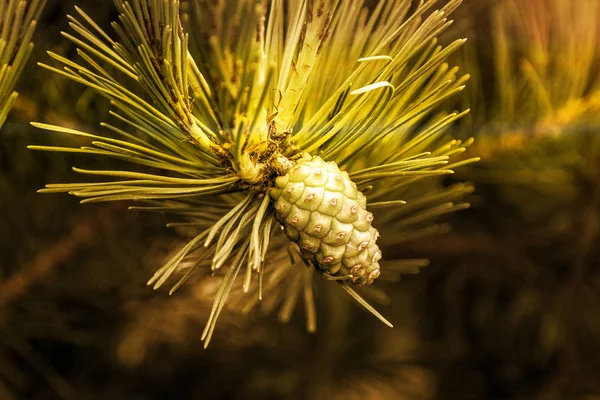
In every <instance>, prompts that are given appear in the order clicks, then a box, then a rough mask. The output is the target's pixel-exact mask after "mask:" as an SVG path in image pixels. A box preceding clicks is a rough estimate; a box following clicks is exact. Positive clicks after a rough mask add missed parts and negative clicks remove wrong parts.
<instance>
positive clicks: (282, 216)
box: [269, 156, 381, 285]
mask: <svg viewBox="0 0 600 400" xmlns="http://www.w3.org/2000/svg"><path fill="white" fill-rule="evenodd" d="M269 195H270V196H271V199H272V200H273V202H274V204H275V215H276V218H277V220H278V221H279V222H280V223H281V224H282V225H283V227H284V231H285V234H286V235H287V237H288V238H289V239H290V240H291V241H293V242H296V243H298V246H299V247H300V251H301V252H302V256H303V257H304V258H305V259H306V260H309V261H312V262H314V263H315V265H316V267H317V268H319V269H320V270H322V271H323V272H325V273H327V274H330V275H332V276H333V277H343V276H347V275H352V276H353V277H352V283H354V284H356V285H365V284H366V285H369V284H371V283H372V282H373V280H375V279H376V278H377V277H378V276H379V274H380V270H379V263H378V261H379V260H380V259H381V251H380V250H379V247H378V246H377V243H376V241H377V238H378V237H379V233H378V232H377V229H375V228H374V227H373V226H371V222H372V221H373V214H371V213H370V212H368V211H367V210H366V207H367V199H366V197H365V196H364V195H363V194H362V193H361V192H360V191H359V190H358V189H357V188H356V184H355V183H354V182H352V181H351V180H350V177H349V176H348V173H347V172H345V171H341V170H340V169H339V168H338V166H337V165H336V163H335V162H333V161H331V162H325V161H323V160H322V159H321V158H320V157H316V156H315V157H310V156H306V157H304V158H302V159H301V160H299V161H298V162H297V163H296V165H295V166H294V167H292V168H291V169H290V170H289V172H288V173H287V174H286V175H283V176H280V177H278V178H277V179H276V180H275V187H274V188H272V189H271V190H270V192H269Z"/></svg>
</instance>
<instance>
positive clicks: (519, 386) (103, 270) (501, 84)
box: [0, 0, 600, 400]
mask: <svg viewBox="0 0 600 400" xmlns="http://www.w3.org/2000/svg"><path fill="white" fill-rule="evenodd" d="M369 3H373V4H374V3H376V2H375V1H371V2H369ZM73 4H77V5H79V6H80V7H82V8H83V9H84V10H85V11H86V12H87V13H88V14H90V15H93V16H94V18H95V19H96V21H97V22H99V23H100V24H101V25H102V26H108V24H109V22H110V21H111V20H112V19H114V18H115V15H114V9H113V7H112V4H111V2H110V1H101V2H100V1H94V0H67V1H62V0H50V1H48V4H47V6H46V9H45V10H44V13H43V17H42V20H41V21H40V23H39V26H38V29H37V32H36V35H35V43H36V47H35V50H34V53H33V55H32V57H31V59H30V62H29V64H28V67H27V69H26V70H25V72H24V73H23V75H22V77H21V80H20V82H19V85H18V87H17V89H18V91H19V93H20V96H19V98H18V100H17V103H16V105H15V107H14V108H13V112H12V113H11V114H10V116H9V119H8V121H7V123H6V124H5V125H4V127H3V128H2V131H1V132H0V204H1V206H2V207H1V208H0V399H2V400H4V399H55V398H56V399H166V398H192V399H196V398H197V399H213V398H214V399H217V398H235V399H254V398H289V399H308V398H310V399H313V398H323V399H338V398H339V399H581V400H591V399H600V313H599V312H598V308H597V306H598V304H600V268H599V261H598V260H599V259H600V258H599V256H600V254H599V253H600V250H599V247H598V245H599V244H600V240H599V232H600V231H599V228H600V225H599V222H600V219H599V212H600V204H599V202H600V196H599V195H600V193H599V190H598V188H599V187H600V186H599V185H600V158H599V157H598V152H599V151H600V143H599V141H598V139H597V138H596V137H597V135H598V133H599V132H600V124H599V118H598V115H599V112H600V107H599V105H600V100H599V99H600V96H599V95H598V93H600V78H599V76H600V74H599V72H598V71H599V66H600V29H599V28H598V27H597V26H596V25H598V24H600V18H599V16H600V14H599V13H598V6H597V2H596V1H595V0H583V1H581V2H572V1H570V0H547V1H546V0H532V1H530V0H513V1H503V0H498V1H491V0H468V1H465V2H464V4H463V5H462V6H461V8H460V9H459V11H458V13H457V14H456V15H455V16H454V19H455V21H456V22H455V25H454V27H453V29H452V30H451V31H450V32H448V33H445V35H448V36H452V37H453V38H455V37H462V36H466V37H468V38H469V41H468V42H467V45H465V48H464V49H463V51H462V52H461V53H460V54H457V55H456V57H455V60H453V62H455V63H457V64H458V65H460V66H461V68H463V69H465V70H466V71H467V72H468V73H471V74H472V79H471V82H470V86H469V88H468V89H467V93H465V94H464V95H461V96H460V97H461V104H456V106H457V107H459V106H460V105H464V104H466V105H467V106H469V107H471V108H472V113H471V115H470V116H469V117H467V118H465V119H464V120H462V121H461V122H460V123H459V124H457V125H456V127H455V129H456V132H455V134H456V135H457V136H465V137H468V136H475V137H476V145H474V146H473V147H472V149H471V150H470V154H469V155H470V156H479V155H481V156H482V157H483V160H482V162H480V163H478V164H476V165H474V166H471V167H468V168H466V169H464V170H463V171H460V172H459V173H458V175H459V176H458V177H457V179H456V180H457V181H458V180H469V181H472V182H474V183H475V184H476V188H477V190H476V193H475V194H474V195H473V198H471V199H469V200H470V201H471V202H472V203H473V207H472V208H471V209H469V210H467V211H463V212H461V213H459V214H456V215H454V216H452V217H451V219H450V220H449V222H450V223H451V224H452V226H453V230H452V231H451V232H450V233H448V234H446V235H443V236H439V237H435V238H430V239H420V240H415V241H413V242H411V243H408V244H406V245H405V246H404V247H403V248H397V249H393V252H394V253H395V254H396V255H402V256H407V257H419V258H429V259H430V260H431V265H430V266H429V267H427V268H425V269H423V270H422V272H421V273H420V274H419V275H415V276H409V277H407V278H405V279H404V280H402V281H401V282H399V283H393V284H392V283H387V284H382V285H381V286H382V288H383V289H385V290H386V292H387V293H388V294H389V296H390V300H391V302H390V305H388V306H384V307H379V308H380V310H381V311H382V312H383V313H384V315H386V317H387V318H388V319H389V320H391V321H392V322H393V323H394V325H395V328H394V329H389V328H386V327H385V326H383V325H381V324H380V323H379V322H378V321H376V320H375V319H374V318H373V317H372V316H371V315H369V314H367V313H366V312H364V311H363V310H361V309H360V308H359V307H358V306H356V305H355V304H354V303H351V302H350V300H348V299H347V298H346V296H345V294H344V293H343V292H342V290H336V289H339V288H335V287H334V285H327V286H326V287H325V286H323V287H319V288H318V292H317V297H318V299H319V300H318V308H319V309H318V325H319V328H318V331H317V333H316V334H314V335H311V334H308V333H306V332H305V330H304V321H303V318H302V313H296V315H295V316H294V317H293V318H292V321H291V322H290V323H289V324H281V323H279V322H278V321H277V318H276V317H275V316H263V315H261V314H260V313H253V314H251V315H250V316H249V317H246V316H242V315H241V314H239V313H237V312H236V311H235V310H230V311H228V312H226V313H224V315H223V316H222V317H221V320H220V322H219V325H218V326H217V330H216V337H215V339H213V342H212V343H211V346H210V347H209V349H208V350H203V346H202V343H201V342H200V335H201V332H202V329H203V326H204V323H205V321H206V319H207V316H208V313H209V311H210V307H211V302H212V294H213V293H214V288H215V281H214V280H213V279H212V278H209V277H204V278H202V277H199V278H197V279H196V280H195V282H194V283H190V284H188V285H186V287H185V288H183V290H181V291H180V292H178V293H177V294H176V295H174V296H171V297H169V296H168V294H167V293H166V291H157V292H154V291H152V290H151V289H150V288H148V287H147V286H146V281H147V279H148V278H149V277H150V276H151V274H152V272H153V271H154V269H155V268H156V267H157V266H159V265H161V263H163V262H164V261H165V260H167V259H168V257H169V256H170V255H171V254H172V253H173V251H174V249H176V248H177V246H178V245H179V244H180V240H181V239H180V238H179V237H178V236H177V234H176V233H174V232H172V231H170V230H167V229H166V228H165V227H164V224H165V223H166V222H168V220H167V219H166V218H165V217H162V216H160V215H145V214H140V213H137V212H133V211H128V210H127V205H124V204H100V205H98V204H85V205H79V204H78V203H77V200H76V199H74V198H71V197H69V196H66V195H48V194H43V195H42V194H37V193H36V190H37V189H39V188H41V187H42V186H43V185H44V184H45V183H48V182H60V181H68V180H73V179H75V180H76V179H77V178H76V177H75V174H74V173H73V172H72V171H71V169H70V168H71V166H72V165H77V166H81V165H85V164H82V162H83V161H84V160H82V159H81V158H78V157H76V156H68V155H64V154H57V153H37V152H33V151H29V150H27V149H26V148H25V146H26V145H27V144H31V143H36V144H46V143H59V142H60V143H63V144H64V143H65V141H67V140H71V141H72V140H73V139H71V138H61V137H59V136H57V135H52V136H48V134H47V133H46V132H43V131H41V130H36V129H34V128H32V127H31V126H30V125H29V124H28V123H29V121H43V122H47V123H54V124H61V125H64V126H71V127H82V128H85V130H88V131H91V132H93V131H94V129H96V127H98V124H99V122H100V121H102V120H103V119H105V117H106V115H107V113H108V104H106V102H105V101H104V100H103V99H101V98H98V97H95V96H94V95H93V93H91V92H90V91H89V90H85V89H84V88H83V87H82V86H80V85H77V84H75V83H73V82H70V81H67V80H66V79H63V78H61V77H59V76H57V75H55V74H51V73H50V72H48V71H45V70H42V69H41V68H39V67H37V66H36V65H35V62H36V61H43V62H48V61H49V57H48V56H47V55H46V54H45V52H46V51H48V50H52V51H54V52H57V53H59V54H63V55H65V56H66V57H74V56H75V54H76V53H75V48H74V46H73V45H72V44H70V43H69V42H67V41H66V40H65V39H63V38H62V37H61V35H60V31H63V30H65V31H66V30H68V25H67V19H66V17H65V14H67V13H72V10H73ZM514 10H517V11H518V12H516V13H515V12H514ZM583 18H585V21H580V20H579V19H583ZM590 18H591V21H592V22H590ZM543 21H549V22H548V25H547V26H546V27H544V26H543V25H544V24H543V23H542V22H543ZM594 21H595V23H593V22H594ZM499 26H502V27H503V29H500V28H499ZM536 29H537V30H536ZM536 32H537V33H539V32H545V33H546V34H547V35H546V36H543V35H536ZM573 32H574V33H573ZM500 33H502V35H500ZM527 33H529V34H530V35H529V36H528V35H527ZM570 33H572V34H570ZM540 38H541V39H540ZM442 40H443V38H442ZM503 43H504V44H503ZM506 43H508V45H507V48H509V50H506V53H503V52H502V51H501V48H502V46H504V45H506ZM590 49H591V50H590ZM584 53H585V54H588V53H591V55H590V56H589V57H587V58H585V59H581V58H580V57H578V55H581V54H584ZM506 54H510V55H512V59H507V58H506V57H505V56H506ZM526 60H529V61H531V65H532V66H533V69H534V71H537V72H538V74H537V76H539V78H540V79H539V82H537V83H536V84H535V85H534V84H532V81H531V80H530V79H529V80H528V76H529V75H527V74H526V71H529V69H527V68H528V67H527V68H526V64H527V62H526ZM540 71H541V72H540ZM575 78H577V80H575ZM582 81H584V82H583V83H582ZM536 85H537V86H536ZM563 87H567V88H570V89H569V90H568V91H565V90H566V89H564V90H563V89H562V88H563ZM574 87H579V90H575V89H573V88H574ZM540 88H541V89H540ZM544 90H546V97H547V98H548V100H547V101H546V100H544V101H546V102H547V103H548V102H549V103H550V104H551V107H550V108H548V107H545V108H544V107H541V106H539V104H540V103H542V100H540V99H541V98H542V99H543V98H544V96H543V94H540V93H542V92H544ZM509 92H510V93H512V94H510V93H509ZM544 104H545V103H544ZM87 162H88V163H90V161H89V160H88V161H87ZM102 162H106V161H102ZM98 163H100V162H98ZM97 165H98V164H95V166H97ZM448 183H452V182H451V181H449V182H448ZM383 267H384V268H385V265H384V266H383Z"/></svg>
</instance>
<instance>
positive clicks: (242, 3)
mask: <svg viewBox="0 0 600 400" xmlns="http://www.w3.org/2000/svg"><path fill="white" fill-rule="evenodd" d="M460 2H461V1H460V0H450V1H448V2H445V4H444V5H443V7H442V8H441V9H439V10H435V9H434V5H435V4H436V1H425V2H420V3H419V4H418V6H417V7H416V9H414V10H413V9H412V8H411V1H409V0H386V1H380V2H379V3H378V4H377V6H376V7H375V8H374V9H373V10H370V11H369V10H367V9H366V8H365V7H364V6H363V4H362V2H359V1H358V2H357V1H354V0H289V1H283V0H272V1H269V2H263V1H256V0H219V1H208V0H195V1H191V2H186V3H185V4H180V2H179V1H177V0H133V1H122V0H116V1H115V5H116V8H117V10H118V13H119V17H118V21H115V22H114V23H113V24H112V28H113V31H114V33H113V32H110V33H109V32H106V31H105V30H103V29H101V28H100V26H99V25H98V24H96V23H95V22H94V20H93V17H91V16H90V15H88V14H87V13H86V12H85V11H84V10H82V9H80V8H76V9H75V14H74V16H69V17H68V18H69V21H70V23H69V24H70V26H71V28H72V32H70V33H63V34H64V36H65V37H66V38H68V39H69V40H71V41H72V42H74V43H75V44H76V45H77V46H78V54H79V56H80V58H79V60H78V61H75V60H72V59H68V58H65V57H63V56H61V55H59V54H54V53H50V56H51V57H52V58H53V59H54V60H55V62H54V63H50V64H42V66H43V67H44V68H46V69H48V70H51V71H54V72H56V73H58V74H62V75H64V76H66V77H68V78H70V79H72V80H75V81H77V82H80V83H81V84H83V85H86V86H88V87H90V88H93V89H94V90H95V91H97V92H98V93H99V94H101V95H102V96H104V97H106V98H107V99H108V100H110V102H111V104H112V106H113V111H112V112H111V120H112V121H113V122H110V123H108V122H103V123H102V124H101V125H102V128H103V129H102V132H101V133H98V134H96V133H87V132H82V131H79V130H75V129H71V128H67V127H61V126H54V125H48V124H44V123H34V125H35V126H36V127H39V128H42V129H45V130H47V131H52V132H60V133H63V134H69V135H73V136H76V137H79V138H81V139H83V140H87V141H88V143H87V144H86V145H85V146H82V147H76V148H73V147H57V146H30V148H32V149H35V150H46V151H59V152H71V153H80V154H85V155H87V156H91V157H104V158H107V157H108V158H113V159H116V160H120V161H124V162H125V164H123V165H126V167H125V168H124V169H114V170H90V169H82V168H74V170H75V171H76V172H78V173H81V174H83V175H87V176H88V177H90V178H92V179H93V181H92V182H82V183H52V184H48V185H47V186H46V188H45V189H42V190H41V192H43V193H57V192H67V193H70V194H72V195H74V196H77V197H80V198H82V200H81V202H82V203H88V202H102V201H122V200H127V201H135V202H136V203H137V205H135V206H134V207H132V208H135V209H137V210H144V211H154V212H163V213H172V214H174V215H178V216H180V217H182V218H183V220H184V222H181V223H179V224H180V225H179V226H182V225H181V224H183V225H185V226H186V227H188V228H193V230H195V234H194V236H193V237H192V238H191V240H190V241H189V242H188V243H187V244H186V245H185V246H184V247H183V248H181V250H180V251H179V252H178V253H177V254H176V255H175V256H174V257H173V258H172V259H171V260H170V261H169V262H167V263H166V264H165V265H164V266H162V267H161V268H160V269H159V270H158V271H157V272H156V273H155V274H154V276H153V277H152V278H151V279H150V281H149V282H148V284H149V285H152V286H153V287H154V288H159V287H161V286H162V285H163V284H164V283H165V282H166V281H167V279H168V278H169V277H170V276H171V275H173V274H174V273H176V272H177V273H179V272H185V273H184V274H183V276H182V277H180V279H179V281H178V282H177V283H176V284H175V286H174V287H173V289H172V290H171V292H173V291H174V290H175V289H177V288H178V287H179V286H181V284H183V283H184V282H185V281H186V280H187V279H188V278H189V277H190V276H191V274H192V272H193V271H194V270H195V269H197V268H208V269H210V270H211V271H212V272H213V273H215V274H217V273H220V272H221V271H223V280H222V283H221V285H220V287H219V289H218V291H217V294H216V298H215V301H214V305H213V309H212V312H211V315H210V318H209V321H208V324H207V326H206V329H205V331H204V334H203V339H205V345H207V344H208V342H209V341H210V338H211V336H212V334H213V330H214V327H215V324H216V320H217V318H218V316H219V314H220V313H221V311H222V310H223V307H224V305H225V303H226V300H227V298H228V296H229V294H230V293H231V291H232V288H233V287H234V284H235V281H236V278H237V277H238V276H239V275H243V276H244V278H243V284H242V288H243V291H245V292H248V291H249V290H250V288H251V287H256V288H257V289H256V291H257V297H258V298H259V299H260V298H262V291H263V276H265V274H268V273H275V272H276V271H278V270H293V269H295V270H298V269H299V268H301V265H300V264H303V265H304V266H306V267H307V268H308V271H309V273H310V271H316V272H319V273H320V274H321V275H323V276H324V277H325V278H327V279H330V280H333V281H336V283H338V284H341V285H342V286H343V288H344V289H345V290H346V291H347V292H348V293H349V294H351V295H352V296H353V297H354V298H355V299H357V300H358V301H359V302H360V303H361V304H363V305H364V306H365V307H366V308H367V309H369V310H370V311H371V312H373V313H374V314H375V315H376V316H378V317H379V318H380V319H381V320H382V321H384V322H385V323H387V324H389V322H387V320H385V319H384V318H383V317H382V316H381V315H380V314H379V313H378V312H377V311H375V310H374V309H373V308H372V307H371V306H370V305H368V304H367V303H366V302H365V301H364V300H363V299H362V297H361V296H360V295H359V294H358V293H357V292H356V291H355V289H354V288H353V284H359V285H360V284H370V283H371V282H372V281H373V280H374V279H375V278H377V277H378V276H379V275H380V273H381V275H382V277H384V276H385V275H386V273H389V276H390V277H392V276H396V275H398V274H399V273H403V272H413V271H414V269H415V267H414V266H415V265H420V264H421V263H422V261H421V260H418V261H416V262H415V263H414V264H411V263H410V262H407V261H406V260H404V261H402V260H400V261H396V262H394V261H392V260H388V259H386V257H385V254H382V251H380V250H379V248H378V244H376V241H377V239H378V237H379V233H378V231H381V232H382V234H383V235H385V234H384V233H383V232H385V231H386V229H387V230H391V232H392V233H391V235H390V239H388V241H387V242H386V241H385V239H384V238H382V239H381V243H384V244H386V243H387V245H391V244H392V245H393V244H394V242H395V240H403V235H404V236H406V235H409V236H413V237H417V236H419V235H427V234H431V233H436V232H438V231H440V230H441V228H440V227H439V226H438V225H436V224H435V223H432V221H433V220H435V218H436V217H439V216H441V215H444V214H447V213H450V212H453V211H456V210H460V209H462V208H465V207H466V206H467V205H466V204H465V203H461V202H460V201H457V200H458V199H460V197H461V196H462V195H464V194H466V193H469V192H470V191H471V189H472V188H471V187H470V186H469V185H465V184H458V185H454V186H451V187H444V186H443V185H442V184H441V177H442V176H444V175H448V174H452V173H453V169H454V168H456V167H459V166H461V165H463V164H466V163H470V162H473V161H476V160H477V158H470V159H466V160H465V159H461V160H453V158H454V157H456V156H457V155H459V154H460V153H462V152H463V151H464V150H465V148H466V146H468V145H469V144H470V143H471V141H470V140H469V141H466V142H461V141H459V140H453V139H452V138H449V137H448V134H447V128H448V127H449V126H450V125H451V123H452V122H454V121H455V120H457V119H458V118H460V117H461V116H463V115H464V114H465V113H466V112H467V111H454V112H446V111H444V109H443V107H441V106H440V105H441V104H442V103H443V102H444V101H445V100H446V99H448V98H449V97H451V96H454V95H455V94H457V93H458V92H460V91H461V90H462V89H463V88H464V84H465V82H466V81H467V79H468V75H461V74H460V73H459V71H458V68H455V67H454V68H452V67H449V66H448V64H447V63H446V62H445V60H446V59H447V57H448V56H449V55H450V54H452V53H453V52H454V51H455V50H456V49H458V48H459V47H460V46H461V45H462V44H463V43H464V39H458V40H455V41H453V42H451V43H449V44H443V45H440V44H438V40H437V37H438V35H440V33H442V32H443V31H444V30H446V29H447V28H448V26H449V25H450V24H451V23H452V21H451V20H449V19H448V18H449V15H450V14H451V13H452V12H453V11H454V10H455V9H456V8H457V7H458V6H459V4H460ZM349 27H352V29H349ZM330 175H331V176H330ZM329 177H330V178H331V179H329ZM94 178H95V179H94ZM325 178H327V179H325ZM98 179H102V180H98ZM294 182H296V183H294ZM299 185H302V188H300V187H299ZM336 185H337V186H336ZM304 186H306V188H304ZM338 186H339V187H338ZM296 189H297V193H296ZM342 194H343V196H342ZM292 197H293V198H292ZM284 209H286V210H284ZM334 209H335V210H334ZM277 222H279V224H278V223H277ZM392 223H393V225H392ZM280 224H281V228H282V229H283V230H284V231H285V232H279V230H278V229H274V228H277V226H278V225H280ZM398 227H402V229H403V232H402V234H398V232H395V230H397V229H399V228H398ZM311 229H312V231H311V232H310V233H309V231H308V230H311ZM284 233H285V236H284V235H283V234H284ZM286 237H287V239H286ZM271 238H274V239H275V238H276V239H277V240H274V243H273V244H272V245H271V246H269V243H270V241H271ZM280 238H284V239H285V240H281V239H280ZM378 243H379V242H378ZM281 253H284V254H285V253H289V257H288V259H289V261H287V262H286V261H281V258H280V257H278V254H281ZM271 260H279V262H277V263H272V262H271ZM282 263H283V264H284V265H281V264H282ZM287 263H291V264H292V265H294V268H287V267H289V265H288V266H286V265H285V264H287ZM379 264H381V268H380V267H379ZM394 265H395V266H396V268H394ZM302 268H303V267H302ZM386 269H387V271H388V272H386ZM265 270H266V272H265ZM417 270H418V268H417ZM307 276H309V278H308V279H304V278H301V279H302V282H303V285H304V288H305V289H304V293H305V296H304V299H305V301H306V303H307V309H308V310H311V309H312V307H311V305H310V303H311V302H312V301H313V300H312V295H311V293H312V291H311V290H312V289H311V285H312V283H311V282H312V281H311V278H310V275H307ZM309 314H310V313H309ZM309 318H314V316H312V317H311V316H310V315H309ZM313 322H314V321H313ZM309 326H314V323H309Z"/></svg>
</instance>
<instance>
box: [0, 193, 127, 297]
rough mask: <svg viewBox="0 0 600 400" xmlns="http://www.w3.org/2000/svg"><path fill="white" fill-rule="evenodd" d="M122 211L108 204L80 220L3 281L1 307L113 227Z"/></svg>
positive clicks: (0, 287)
mask: <svg viewBox="0 0 600 400" xmlns="http://www.w3.org/2000/svg"><path fill="white" fill-rule="evenodd" d="M123 210H126V207H124V206H123V205H121V204H111V205H107V206H104V207H102V208H100V209H98V211H97V213H95V214H94V215H93V216H91V217H89V218H87V219H84V220H82V222H81V223H79V224H77V226H75V227H74V228H73V229H72V230H71V232H69V233H68V234H67V235H66V236H64V237H62V238H61V239H60V240H58V241H57V242H56V243H54V244H53V245H51V246H50V247H49V248H47V249H46V250H45V251H42V252H40V253H39V254H38V255H37V256H36V257H35V258H34V259H33V260H32V261H31V262H30V263H29V264H28V265H26V266H24V267H23V268H21V269H20V270H19V271H17V272H15V273H13V274H12V275H11V276H10V277H9V278H8V279H6V280H5V281H4V282H0V307H2V306H3V305H7V304H8V303H10V302H12V301H14V300H16V299H18V298H20V297H21V296H23V295H24V294H25V293H26V292H27V290H28V289H29V288H30V287H31V286H33V285H35V284H36V283H37V282H39V281H41V280H42V279H43V278H44V277H46V276H47V275H48V274H49V273H50V272H51V271H52V270H54V269H55V268H56V266H57V265H59V264H61V263H63V262H65V261H67V260H69V258H70V257H71V256H72V255H73V254H74V253H75V252H76V251H77V250H78V249H79V248H81V247H82V246H86V245H89V244H90V243H92V242H93V240H94V238H95V237H96V235H97V234H98V232H99V231H100V230H102V229H107V228H109V229H111V228H113V227H114V225H115V224H112V223H111V221H113V220H114V217H113V214H115V213H116V212H120V211H123Z"/></svg>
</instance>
